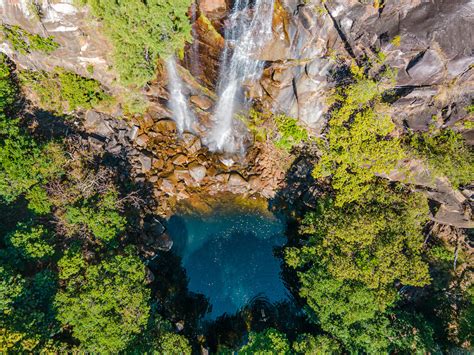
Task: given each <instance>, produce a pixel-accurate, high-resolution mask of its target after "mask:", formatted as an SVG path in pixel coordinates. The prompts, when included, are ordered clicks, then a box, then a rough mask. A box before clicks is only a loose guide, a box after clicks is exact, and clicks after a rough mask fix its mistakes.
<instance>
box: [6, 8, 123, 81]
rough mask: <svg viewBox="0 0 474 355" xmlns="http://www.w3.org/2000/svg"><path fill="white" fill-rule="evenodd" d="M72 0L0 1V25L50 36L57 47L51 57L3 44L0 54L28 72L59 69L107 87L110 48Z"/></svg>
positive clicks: (110, 78)
mask: <svg viewBox="0 0 474 355" xmlns="http://www.w3.org/2000/svg"><path fill="white" fill-rule="evenodd" d="M72 3H73V2H72V1H68V0H63V1H52V0H43V1H34V2H33V1H30V0H15V1H10V0H1V1H0V19H1V22H2V23H3V24H7V25H18V26H21V27H22V28H24V29H25V30H27V31H29V32H31V33H37V34H40V35H42V36H54V40H55V41H56V42H57V43H58V44H59V48H58V49H57V50H55V51H54V52H53V53H51V54H43V53H40V52H32V53H29V54H28V55H23V54H20V53H18V52H15V51H14V50H13V48H11V46H10V45H9V44H8V43H7V42H4V43H2V45H1V47H0V51H2V52H4V53H6V54H7V55H9V56H10V57H12V58H13V59H14V60H15V62H16V63H17V64H19V65H21V66H22V67H25V68H28V69H42V70H52V69H54V67H56V66H59V67H63V68H66V69H68V70H71V71H74V72H76V73H78V74H80V75H82V76H86V77H93V78H94V79H96V80H98V81H100V82H101V83H103V84H104V85H106V86H107V87H109V88H111V87H112V86H113V85H112V83H113V81H114V79H115V78H116V76H115V74H114V73H113V71H111V70H110V67H111V60H110V58H109V54H110V50H111V48H110V46H109V45H108V42H107V41H106V39H105V37H104V36H103V35H102V33H103V32H104V31H103V29H101V26H100V24H99V23H98V22H95V21H93V20H91V19H92V17H91V16H90V15H89V14H88V11H87V9H86V8H79V7H77V6H74V5H73V4H72Z"/></svg>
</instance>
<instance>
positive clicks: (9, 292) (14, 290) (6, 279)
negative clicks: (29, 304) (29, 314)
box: [0, 265, 25, 317]
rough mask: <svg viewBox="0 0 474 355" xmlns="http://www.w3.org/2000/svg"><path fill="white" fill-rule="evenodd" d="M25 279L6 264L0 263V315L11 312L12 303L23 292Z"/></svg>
mask: <svg viewBox="0 0 474 355" xmlns="http://www.w3.org/2000/svg"><path fill="white" fill-rule="evenodd" d="M24 284H25V280H24V279H23V277H21V275H18V274H16V275H15V274H14V273H13V271H12V270H11V269H10V268H9V267H8V266H6V265H5V266H3V265H0V315H1V316H2V317H3V316H6V315H8V314H10V313H11V312H12V305H13V303H14V302H15V300H16V299H17V298H18V297H19V296H20V295H21V293H22V292H23V288H24Z"/></svg>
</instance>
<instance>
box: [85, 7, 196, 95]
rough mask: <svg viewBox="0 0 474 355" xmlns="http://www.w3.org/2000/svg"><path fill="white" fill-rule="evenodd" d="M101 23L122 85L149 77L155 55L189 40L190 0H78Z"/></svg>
mask: <svg viewBox="0 0 474 355" xmlns="http://www.w3.org/2000/svg"><path fill="white" fill-rule="evenodd" d="M81 3H82V4H87V5H89V6H90V7H91V8H92V12H93V14H94V15H95V16H97V17H98V18H99V19H100V20H102V22H103V24H104V29H105V32H106V34H107V36H108V37H109V39H110V40H111V42H112V45H113V47H114V60H115V68H116V70H117V72H118V74H119V76H120V81H121V82H122V83H123V84H126V85H128V84H131V85H136V86H140V87H141V86H143V85H145V84H146V83H147V82H148V81H150V80H152V79H153V77H154V75H155V71H156V65H157V61H158V58H159V57H161V58H166V57H168V56H170V55H173V54H174V53H176V52H177V51H178V50H181V49H182V48H183V47H184V44H185V42H187V41H190V40H191V38H192V37H191V25H190V23H189V19H188V18H187V15H186V13H187V11H188V9H189V6H190V5H191V0H174V1H169V0H150V1H143V0H129V1H115V0H81Z"/></svg>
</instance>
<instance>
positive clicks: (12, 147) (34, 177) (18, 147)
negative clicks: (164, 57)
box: [0, 126, 64, 208]
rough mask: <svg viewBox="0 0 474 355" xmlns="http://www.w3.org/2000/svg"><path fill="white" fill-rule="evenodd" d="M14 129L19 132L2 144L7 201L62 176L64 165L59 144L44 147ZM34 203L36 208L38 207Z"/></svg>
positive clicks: (0, 173)
mask: <svg viewBox="0 0 474 355" xmlns="http://www.w3.org/2000/svg"><path fill="white" fill-rule="evenodd" d="M10 130H11V132H12V133H13V132H14V131H16V132H14V134H9V135H8V136H6V137H5V138H4V139H3V140H2V141H0V198H3V199H4V200H5V201H7V202H11V201H13V200H14V199H16V198H17V197H18V196H19V195H21V194H23V193H27V192H28V191H29V190H30V189H31V188H32V187H33V186H35V185H37V184H44V183H46V182H47V181H48V180H49V179H51V178H53V177H56V176H59V175H61V173H62V171H63V163H64V155H63V152H62V150H61V148H60V147H59V146H58V145H57V144H54V143H49V144H46V145H44V146H40V145H38V144H37V143H35V142H34V141H33V140H32V139H31V138H30V137H29V136H26V135H23V134H21V133H20V132H19V131H18V130H17V129H15V127H14V126H13V127H10ZM30 197H31V198H33V199H36V198H37V197H38V196H37V195H30ZM34 204H35V203H34V202H33V205H32V207H34V208H36V207H38V206H35V205H34Z"/></svg>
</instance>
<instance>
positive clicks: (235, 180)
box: [228, 172, 248, 187]
mask: <svg viewBox="0 0 474 355" xmlns="http://www.w3.org/2000/svg"><path fill="white" fill-rule="evenodd" d="M228 184H229V185H230V186H234V187H240V186H246V185H247V184H248V182H247V180H245V179H244V178H243V177H242V175H240V174H239V173H236V172H234V173H231V174H230V176H229V182H228Z"/></svg>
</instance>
